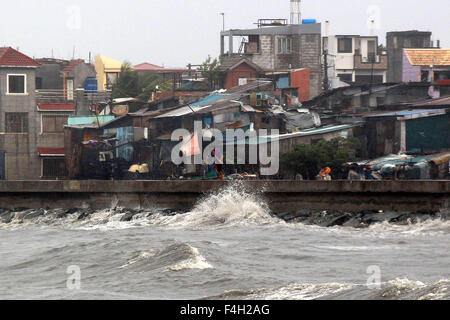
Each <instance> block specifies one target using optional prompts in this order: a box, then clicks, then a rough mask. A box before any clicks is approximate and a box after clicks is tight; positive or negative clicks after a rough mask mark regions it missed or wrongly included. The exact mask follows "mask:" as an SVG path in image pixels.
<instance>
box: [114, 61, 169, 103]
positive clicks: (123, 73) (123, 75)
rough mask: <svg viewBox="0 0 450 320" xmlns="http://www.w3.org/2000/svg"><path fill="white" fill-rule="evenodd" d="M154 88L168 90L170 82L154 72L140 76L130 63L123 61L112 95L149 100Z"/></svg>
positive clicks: (162, 90)
mask: <svg viewBox="0 0 450 320" xmlns="http://www.w3.org/2000/svg"><path fill="white" fill-rule="evenodd" d="M156 90H158V91H161V92H168V91H171V90H172V84H171V83H170V82H169V81H164V79H163V78H162V77H161V76H160V75H158V74H154V73H147V74H144V75H142V76H140V75H139V74H138V73H137V72H136V71H135V70H134V69H133V67H131V65H130V64H129V63H127V62H125V63H124V64H123V65H122V67H121V69H120V75H119V77H118V79H117V81H116V83H115V84H114V85H113V89H112V97H113V99H115V98H129V97H131V98H137V99H139V100H141V101H149V99H151V97H152V94H153V92H155V91H156Z"/></svg>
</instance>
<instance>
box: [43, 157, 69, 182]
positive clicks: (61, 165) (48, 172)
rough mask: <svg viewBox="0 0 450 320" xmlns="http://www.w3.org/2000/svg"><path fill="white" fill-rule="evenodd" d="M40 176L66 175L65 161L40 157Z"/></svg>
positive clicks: (54, 176) (61, 176) (55, 176)
mask: <svg viewBox="0 0 450 320" xmlns="http://www.w3.org/2000/svg"><path fill="white" fill-rule="evenodd" d="M42 176H43V177H44V178H64V177H67V170H66V162H65V160H64V158H62V159H55V158H49V159H42Z"/></svg>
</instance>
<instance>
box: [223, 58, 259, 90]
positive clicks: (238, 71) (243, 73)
mask: <svg viewBox="0 0 450 320" xmlns="http://www.w3.org/2000/svg"><path fill="white" fill-rule="evenodd" d="M239 78H247V79H249V80H248V82H250V81H251V80H250V79H255V78H256V71H255V69H253V68H252V67H250V66H249V65H248V64H246V63H242V64H241V65H239V66H237V67H236V68H234V69H233V70H230V71H228V73H227V75H226V77H225V89H230V88H233V87H236V86H238V85H239Z"/></svg>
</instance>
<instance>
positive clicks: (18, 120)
mask: <svg viewBox="0 0 450 320" xmlns="http://www.w3.org/2000/svg"><path fill="white" fill-rule="evenodd" d="M5 128H6V132H9V133H27V132H28V113H26V112H22V113H14V112H7V113H6V114H5Z"/></svg>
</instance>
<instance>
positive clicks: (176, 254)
mask: <svg viewBox="0 0 450 320" xmlns="http://www.w3.org/2000/svg"><path fill="white" fill-rule="evenodd" d="M119 268H120V269H128V268H132V269H133V270H135V271H144V270H145V271H149V270H162V271H164V272H167V271H181V270H184V269H200V270H201V269H211V268H213V266H212V265H211V264H210V263H209V262H208V261H206V259H205V258H204V257H203V256H202V255H201V254H200V252H199V250H198V249H197V248H195V247H192V246H191V245H189V244H186V243H178V242H177V243H173V244H171V245H169V246H167V247H165V248H163V249H161V250H158V251H155V252H139V253H136V254H135V255H134V256H133V257H131V258H130V259H128V261H127V262H126V263H125V264H124V265H122V266H120V267H119Z"/></svg>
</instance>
